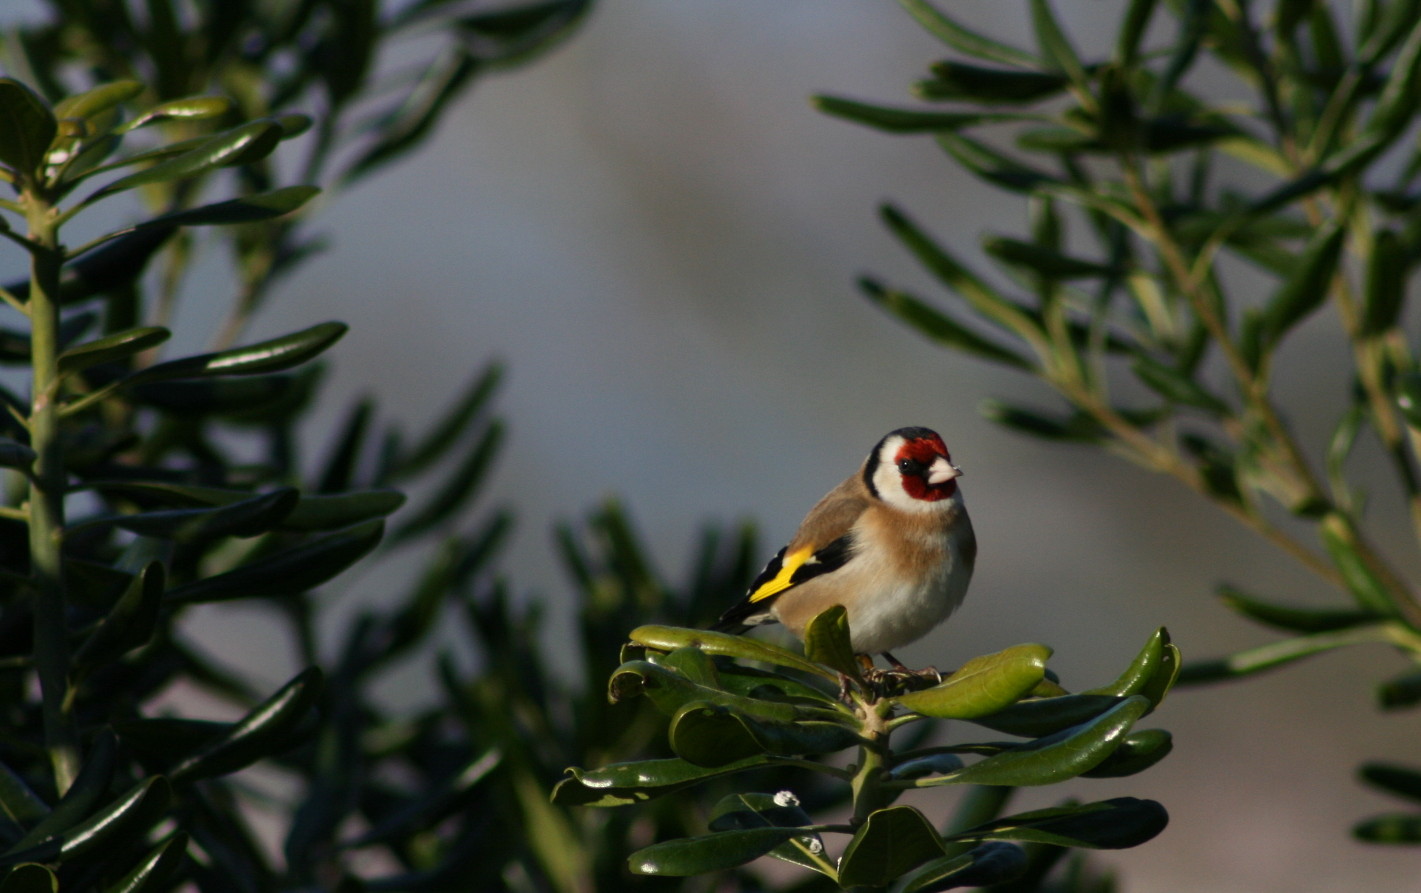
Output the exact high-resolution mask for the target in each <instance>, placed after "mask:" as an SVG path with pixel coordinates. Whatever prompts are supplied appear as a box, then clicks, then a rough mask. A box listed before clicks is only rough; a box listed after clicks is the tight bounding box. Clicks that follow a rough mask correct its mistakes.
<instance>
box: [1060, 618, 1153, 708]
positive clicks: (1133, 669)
mask: <svg viewBox="0 0 1421 893" xmlns="http://www.w3.org/2000/svg"><path fill="white" fill-rule="evenodd" d="M1169 648H1170V641H1169V630H1167V629H1165V628H1164V627H1160V628H1159V629H1157V630H1155V631H1154V632H1153V633H1151V634H1150V637H1149V639H1148V640H1146V642H1145V646H1144V647H1143V648H1141V649H1140V653H1139V654H1137V655H1135V659H1134V660H1132V661H1130V665H1129V666H1128V667H1126V668H1125V672H1123V673H1121V674H1120V676H1119V677H1118V678H1116V680H1115V681H1114V682H1112V683H1111V684H1109V685H1103V686H1100V687H1098V688H1090V689H1086V690H1085V691H1083V692H1081V694H1083V695H1110V696H1111V697H1117V698H1128V697H1129V696H1130V695H1138V694H1141V693H1143V692H1144V690H1145V689H1146V688H1147V687H1148V686H1149V685H1150V681H1151V680H1152V679H1154V678H1155V677H1156V676H1157V675H1159V674H1160V673H1161V672H1162V671H1165V672H1173V671H1172V670H1170V669H1169V668H1168V667H1167V666H1166V665H1167V664H1168V663H1169V662H1170V655H1169ZM1175 663H1177V661H1176V662H1175ZM1156 703H1158V702H1156Z"/></svg>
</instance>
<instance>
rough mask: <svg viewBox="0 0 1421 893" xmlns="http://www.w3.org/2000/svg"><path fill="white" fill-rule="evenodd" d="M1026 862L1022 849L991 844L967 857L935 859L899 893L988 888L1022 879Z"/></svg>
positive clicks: (972, 850) (1010, 845) (963, 854)
mask: <svg viewBox="0 0 1421 893" xmlns="http://www.w3.org/2000/svg"><path fill="white" fill-rule="evenodd" d="M1026 867H1027V858H1026V853H1025V851H1023V850H1022V848H1021V847H1019V846H1016V845H1015V844H1011V843H1004V842H1001V841H990V842H988V843H984V844H982V845H981V846H976V847H973V848H972V849H970V850H968V851H967V852H965V853H959V854H956V855H952V856H944V857H943V858H941V859H934V860H933V861H931V862H928V863H927V864H926V865H923V866H921V867H919V868H918V869H916V870H915V871H913V872H912V873H911V874H910V875H908V877H907V879H906V882H905V883H904V885H903V887H902V889H901V890H900V891H899V893H935V891H938V890H951V889H953V888H955V887H986V886H989V885H992V884H1004V883H1006V882H1007V881H1012V880H1015V879H1016V878H1019V877H1021V875H1022V874H1023V873H1024V872H1025V871H1026Z"/></svg>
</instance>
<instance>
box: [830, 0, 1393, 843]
mask: <svg viewBox="0 0 1421 893" xmlns="http://www.w3.org/2000/svg"><path fill="white" fill-rule="evenodd" d="M902 4H903V5H904V6H905V7H906V8H907V9H908V11H909V12H910V13H911V14H912V15H913V16H914V17H915V18H916V19H917V20H918V21H919V22H920V23H921V24H922V25H923V26H924V27H925V28H926V29H927V30H928V31H929V32H931V33H932V34H933V35H935V36H936V37H938V38H939V39H940V40H941V41H942V42H943V43H944V44H945V45H946V46H947V47H949V48H951V50H953V51H954V52H955V53H956V54H957V56H956V57H954V58H949V59H944V60H942V61H939V62H937V63H935V64H933V65H932V66H931V67H930V69H929V72H928V74H927V76H926V77H924V78H923V79H922V80H920V81H918V82H917V83H916V84H915V85H914V92H915V93H916V95H917V96H918V97H919V98H920V99H922V100H925V101H927V102H930V103H932V105H931V106H928V107H915V108H905V107H885V106H879V105H875V104H869V103H864V102H858V101H853V100H848V99H844V98H837V97H820V98H819V99H818V104H819V107H820V108H821V109H822V110H823V111H825V112H827V113H829V114H832V115H837V116H839V117H843V118H846V119H848V120H851V121H855V122H857V123H860V124H863V125H867V126H869V127H874V128H877V129H880V130H883V131H886V132H890V133H922V134H929V135H931V136H932V137H933V139H935V140H936V142H937V144H938V145H939V146H940V147H941V148H942V149H943V151H944V152H946V153H947V155H948V156H949V157H950V158H951V159H952V160H953V161H954V162H955V163H956V164H957V165H959V166H961V167H962V168H963V169H964V170H966V171H967V172H969V173H970V174H972V175H973V176H975V177H977V178H979V179H980V180H982V181H984V182H985V183H987V184H990V185H991V186H993V187H995V188H996V189H999V190H1000V191H1002V193H1003V194H1006V195H1010V196H1015V197H1018V198H1019V199H1021V200H1022V201H1024V202H1025V204H1026V206H1027V209H1028V211H1029V218H1030V225H1029V227H1028V229H1027V231H1026V232H1024V233H1019V234H1002V235H995V234H993V235H988V236H986V237H985V238H984V240H983V242H982V250H983V251H984V252H985V253H986V255H988V256H989V257H990V259H991V260H992V261H993V262H994V263H995V264H996V265H997V267H998V269H999V271H1000V273H1001V274H1002V277H1004V278H1005V279H1006V280H1008V281H1009V283H1010V284H1009V285H1005V286H1004V285H999V284H998V283H997V281H996V280H995V279H993V278H989V277H987V276H984V275H982V274H979V273H978V272H976V271H974V270H973V269H971V267H969V265H968V264H967V263H966V262H964V261H963V260H962V259H961V258H960V257H959V256H958V255H957V254H956V253H954V252H952V251H950V250H949V249H948V248H946V247H944V246H943V245H942V244H940V243H938V242H937V241H935V240H934V239H933V238H932V236H931V235H930V234H929V233H928V231H927V229H926V228H925V227H923V226H922V225H920V224H919V223H917V222H916V221H914V220H913V219H912V218H911V217H910V216H909V215H908V214H907V213H906V212H905V211H903V210H902V209H900V208H898V207H896V206H886V207H885V208H884V209H883V218H884V221H885V222H886V223H887V225H888V227H889V229H890V230H891V231H892V233H893V234H894V235H895V236H897V238H898V239H899V240H900V241H901V242H902V243H903V245H904V246H905V247H906V248H907V249H908V250H909V251H910V252H911V253H912V254H913V255H914V256H915V257H916V258H917V259H918V261H919V262H921V263H922V264H923V266H925V267H926V268H927V269H928V270H929V271H930V272H931V273H932V274H933V275H934V276H935V277H936V278H937V279H938V280H940V282H941V283H942V284H943V286H945V288H946V289H947V290H948V291H949V292H950V293H951V294H952V295H953V296H954V298H955V300H954V301H953V302H952V303H951V304H947V305H944V304H942V303H939V302H934V301H930V300H928V299H925V298H923V297H920V296H918V295H914V294H911V293H910V292H908V291H907V290H904V289H900V288H897V287H894V286H892V285H889V284H886V283H884V282H882V281H881V280H879V279H877V278H865V279H864V280H862V282H861V285H862V287H863V290H864V292H865V294H866V295H867V296H868V298H869V299H870V300H871V301H873V302H874V303H875V304H878V305H879V306H881V307H883V308H884V309H885V310H887V311H888V312H889V313H891V314H893V315H895V316H897V317H898V318H900V319H901V320H903V321H904V322H906V323H907V324H908V325H909V326H911V327H913V328H914V329H916V330H918V331H920V332H921V333H923V334H924V335H926V336H927V337H928V338H930V339H932V340H934V341H935V342H937V343H939V344H942V345H943V346H945V347H947V348H949V349H953V350H957V351H961V352H964V353H968V354H971V355H974V356H977V357H980V358H982V359H986V360H990V361H992V362H996V363H1001V364H1005V365H1007V366H1010V367H1012V368H1015V369H1019V370H1021V371H1023V372H1025V373H1027V374H1029V375H1031V376H1033V377H1034V378H1036V379H1038V380H1039V381H1041V382H1042V383H1043V384H1045V385H1047V386H1048V387H1049V388H1050V389H1051V390H1052V391H1054V393H1055V394H1056V395H1057V397H1058V398H1059V399H1060V401H1061V402H1062V403H1063V404H1064V407H1065V408H1064V410H1062V411H1046V410H1040V409H1034V408H1027V407H1022V406H1016V405H1009V404H1004V403H991V404H989V405H988V406H987V407H986V412H987V414H988V415H989V416H990V417H991V418H993V419H994V420H996V421H997V422H999V423H1001V424H1002V425H1004V426H1006V427H1008V428H1011V429H1014V430H1016V431H1020V432H1023V433H1026V434H1030V435H1033V436H1036V437H1042V438H1046V439H1049V440H1055V441H1061V442H1071V443H1083V444H1092V445H1097V446H1102V447H1106V448H1109V449H1111V450H1112V451H1114V452H1116V453H1119V454H1121V455H1123V456H1125V457H1126V458H1128V459H1130V460H1132V461H1134V462H1136V463H1138V464H1140V465H1142V466H1144V467H1145V468H1148V469H1151V470H1154V471H1157V472H1161V473H1164V474H1167V475H1170V476H1172V477H1173V478H1175V479H1177V480H1178V481H1180V482H1181V483H1183V484H1184V485H1185V486H1187V487H1189V488H1190V489H1192V490H1194V491H1195V492H1197V493H1198V494H1199V495H1200V496H1202V497H1203V498H1205V499H1207V500H1209V501H1210V502H1212V503H1213V504H1214V505H1215V506H1217V507H1218V508H1220V509H1221V510H1223V511H1224V512H1225V513H1227V514H1228V515H1230V516H1232V517H1234V518H1235V519H1237V520H1238V521H1240V522H1242V523H1243V524H1245V525H1246V526H1248V527H1249V528H1251V529H1253V530H1254V531H1256V532H1257V533H1259V534H1260V535H1261V536H1263V537H1265V538H1266V539H1267V540H1269V541H1270V542H1272V543H1274V544H1276V545H1277V546H1278V547H1279V548H1280V549H1281V550H1282V551H1283V552H1284V553H1285V554H1287V555H1288V556H1290V557H1291V558H1292V559H1294V560H1295V561H1297V562H1298V563H1300V564H1301V565H1302V566H1304V567H1306V568H1308V569H1310V570H1311V571H1313V572H1315V573H1316V575H1317V576H1318V577H1319V578H1320V579H1321V580H1322V581H1324V582H1325V583H1327V584H1328V585H1329V586H1331V587H1332V588H1333V589H1334V590H1335V591H1336V593H1337V597H1338V598H1337V602H1336V603H1335V604H1334V605H1331V606H1328V607H1323V608H1318V607H1311V606H1307V607H1305V606H1300V605H1295V604H1288V603H1285V602H1283V601H1275V600H1273V599H1272V598H1264V597H1258V596H1255V595H1252V594H1249V593H1244V592H1240V591H1238V590H1237V589H1235V588H1233V587H1224V588H1223V589H1222V590H1221V596H1222V598H1223V600H1224V602H1225V603H1226V604H1227V605H1228V606H1229V607H1230V608H1232V609H1233V610H1235V611H1236V612H1238V613H1239V614H1241V615H1243V616H1245V617H1247V618H1249V619H1250V620H1253V621H1256V622H1259V623H1262V624H1264V625H1266V626H1269V627H1271V628H1273V629H1276V630H1280V631H1282V632H1283V633H1285V634H1287V636H1288V638H1284V639H1281V640H1279V641H1278V642H1276V643H1272V644H1270V645H1267V646H1264V647H1262V648H1259V649H1255V650H1252V651H1246V652H1242V653H1239V654H1234V655H1230V656H1228V657H1225V658H1221V659H1218V660H1212V661H1206V662H1202V663H1197V664H1193V665H1191V666H1190V667H1186V668H1185V671H1184V676H1183V678H1184V679H1185V680H1186V681H1191V682H1203V681H1210V680H1220V679H1231V678H1238V677H1242V676H1246V675H1248V674H1251V673H1256V672H1259V671H1261V670H1264V669H1269V668H1272V667H1277V666H1280V665H1283V664H1286V663H1289V662H1292V661H1296V660H1299V659H1301V658H1304V657H1308V656H1310V655H1314V654H1318V653H1321V652H1325V651H1328V650H1331V649H1334V648H1338V647H1342V646H1347V645H1353V644H1359V643H1384V644H1388V645H1391V646H1393V647H1394V648H1395V649H1396V650H1397V651H1398V652H1399V653H1400V654H1401V655H1402V656H1403V657H1404V658H1405V659H1407V660H1408V661H1409V662H1410V663H1411V664H1412V666H1411V668H1410V669H1409V670H1407V671H1406V672H1405V673H1403V674H1402V675H1400V676H1398V677H1397V678H1395V679H1393V680H1390V681H1388V682H1385V683H1383V684H1382V685H1381V686H1380V687H1379V689H1378V693H1379V702H1380V704H1381V706H1382V707H1383V708H1386V709H1394V708H1398V707H1404V706H1410V705H1412V704H1415V703H1416V702H1417V701H1418V700H1421V684H1418V680H1421V668H1418V667H1417V666H1416V665H1417V664H1421V605H1418V601H1417V598H1416V594H1415V592H1414V591H1413V588H1412V586H1411V584H1410V583H1409V582H1408V581H1407V580H1406V579H1405V577H1404V576H1403V575H1402V574H1400V573H1399V572H1398V571H1397V570H1396V564H1395V559H1394V558H1393V557H1391V556H1388V555H1385V554H1383V552H1382V551H1381V550H1380V549H1379V548H1378V546H1377V543H1376V539H1377V537H1376V531H1375V525H1369V523H1368V521H1367V518H1366V514H1365V508H1366V500H1365V498H1364V495H1363V493H1362V491H1361V487H1360V486H1359V485H1358V483H1357V480H1358V477H1359V474H1358V472H1359V469H1360V468H1361V467H1363V466H1365V465H1367V464H1372V465H1375V464H1377V463H1376V462H1375V461H1371V462H1369V461H1368V460H1369V458H1370V457H1369V456H1368V454H1367V452H1366V450H1373V451H1374V455H1377V456H1380V457H1382V458H1381V463H1382V464H1384V465H1385V466H1386V467H1387V468H1388V469H1389V471H1390V473H1391V474H1392V478H1393V480H1394V482H1395V490H1396V492H1397V493H1398V494H1399V495H1400V497H1401V499H1402V500H1403V501H1404V503H1405V505H1406V508H1407V510H1408V512H1409V514H1410V518H1411V521H1412V526H1413V527H1414V528H1415V533H1416V534H1417V535H1418V536H1421V469H1418V463H1417V451H1418V448H1419V447H1421V402H1418V399H1421V366H1418V363H1417V359H1416V356H1415V354H1414V350H1413V348H1412V346H1411V345H1410V344H1409V343H1408V338H1407V333H1406V331H1405V328H1404V324H1405V316H1404V309H1405V300H1406V295H1407V289H1408V287H1409V281H1410V278H1411V274H1412V272H1413V269H1414V264H1415V258H1416V257H1417V256H1418V255H1421V227H1418V221H1421V214H1419V213H1418V212H1421V193H1418V188H1417V178H1418V176H1421V152H1418V151H1417V148H1416V146H1415V142H1414V138H1413V135H1414V131H1415V124H1416V120H1417V116H1418V114H1421V102H1418V98H1421V24H1418V21H1421V20H1418V18H1417V15H1416V13H1417V4H1415V3H1390V4H1387V3H1375V2H1364V3H1360V4H1357V5H1356V6H1355V7H1353V9H1354V10H1355V18H1354V20H1353V21H1350V22H1339V21H1338V19H1337V11H1338V10H1337V7H1335V6H1334V5H1331V4H1326V3H1309V2H1283V3H1278V4H1272V5H1269V6H1266V7H1261V6H1256V5H1252V4H1213V3H1196V2H1188V0H1175V2H1167V3H1160V2H1157V0H1131V2H1129V3H1127V4H1125V5H1124V8H1123V13H1122V15H1121V18H1120V27H1119V30H1118V33H1117V34H1116V35H1115V37H1114V40H1113V42H1112V43H1111V44H1108V46H1109V48H1108V49H1107V50H1105V51H1104V52H1102V53H1100V54H1099V55H1089V56H1087V55H1082V54H1081V53H1080V52H1079V51H1078V50H1077V48H1076V45H1075V44H1074V43H1073V41H1072V39H1071V37H1070V35H1069V34H1068V33H1067V30H1066V28H1065V27H1064V25H1063V23H1062V22H1061V21H1059V20H1058V19H1057V17H1056V16H1055V15H1054V13H1053V12H1052V7H1051V5H1050V3H1049V2H1047V0H1030V2H1029V3H1028V7H1029V9H1030V14H1031V23H1032V26H1033V28H1034V31H1035V37H1036V46H1035V47H1034V48H1032V49H1022V48H1019V47H1015V46H1010V45H1008V44H1006V43H1003V42H1001V41H998V40H996V39H994V38H992V37H990V36H988V35H986V34H982V33H980V32H977V31H975V30H973V29H971V28H969V27H967V26H966V25H964V24H963V23H962V22H961V21H958V20H956V19H954V18H953V17H952V16H950V15H949V14H947V13H946V12H944V11H943V10H942V9H941V8H940V7H939V6H935V5H933V4H932V3H930V2H929V0H902ZM1221 77H1228V78H1232V81H1233V82H1232V84H1230V85H1229V89H1228V90H1227V91H1226V92H1227V93H1228V95H1229V96H1230V97H1231V98H1230V100H1229V102H1228V104H1227V105H1225V104H1222V103H1217V102H1211V101H1210V100H1209V98H1208V97H1207V96H1205V95H1204V94H1203V93H1202V92H1201V90H1202V89H1204V87H1202V86H1200V85H1205V84H1208V83H1209V81H1210V79H1211V78H1212V79H1214V82H1215V83H1214V86H1213V87H1212V88H1210V89H1212V90H1213V91H1214V93H1215V95H1218V93H1220V92H1224V91H1220V89H1219V87H1218V86H1217V80H1218V79H1219V78H1221ZM1259 282H1262V283H1265V285H1264V286H1263V287H1262V288H1260V287H1259V286H1258V285H1257V283H1259ZM1258 292H1261V293H1262V297H1261V299H1260V298H1255V297H1253V294H1254V293H1258ZM1325 308H1326V309H1328V310H1329V311H1330V314H1331V318H1332V319H1335V320H1336V322H1337V323H1338V324H1340V329H1341V335H1342V339H1341V340H1343V341H1344V342H1345V345H1346V349H1347V351H1348V352H1349V355H1350V357H1351V360H1352V375H1351V378H1350V380H1347V381H1344V380H1342V379H1340V378H1339V380H1338V381H1337V387H1336V389H1335V391H1334V392H1332V393H1319V392H1318V391H1316V390H1314V391H1311V392H1309V393H1308V394H1306V395H1305V399H1306V400H1307V401H1308V403H1309V406H1308V408H1309V409H1316V408H1318V407H1319V406H1322V407H1330V408H1331V411H1332V412H1333V413H1334V415H1333V418H1334V423H1333V425H1332V434H1331V436H1330V437H1329V438H1327V439H1326V440H1325V442H1321V443H1306V442H1304V441H1303V439H1302V438H1301V437H1300V436H1299V435H1298V433H1297V430H1296V429H1295V427H1294V426H1293V425H1292V424H1290V422H1289V420H1288V412H1287V409H1288V407H1286V406H1285V405H1284V403H1283V398H1282V396H1281V393H1280V391H1281V389H1280V388H1279V387H1278V385H1279V381H1278V375H1277V371H1278V369H1279V367H1280V359H1281V357H1282V355H1283V354H1284V353H1286V352H1287V351H1288V350H1295V351H1296V350H1301V349H1305V348H1302V347H1301V346H1300V344H1301V343H1302V341H1303V339H1302V338H1301V337H1300V333H1301V332H1302V331H1303V330H1304V329H1312V328H1314V327H1315V326H1316V325H1318V323H1317V322H1316V320H1317V319H1318V318H1319V317H1320V316H1321V311H1322V310H1324V309H1325ZM1368 773H1369V776H1368V777H1371V778H1372V780H1373V781H1374V782H1375V781H1377V780H1378V779H1377V777H1375V776H1376V773H1375V772H1373V771H1372V770H1370V769H1369V770H1368ZM1386 777H1387V778H1388V779H1389V781H1386V782H1379V783H1380V784H1381V785H1382V786H1383V787H1385V788H1387V789H1389V790H1393V791H1395V790H1397V784H1395V783H1393V782H1395V781H1396V778H1397V776H1396V775H1395V774H1390V773H1388V774H1387V775H1386ZM1409 777H1410V776H1409ZM1412 782H1414V777H1412V781H1410V782H1407V784H1404V785H1402V788H1403V789H1405V790H1407V791H1409V792H1410V793H1411V794H1414V786H1412ZM1359 833H1360V834H1361V835H1362V836H1363V837H1364V838H1366V839H1388V840H1408V841H1411V842H1421V825H1418V824H1417V823H1416V822H1414V821H1411V822H1409V823H1396V822H1393V823H1390V824H1388V825H1387V828H1386V830H1385V831H1379V830H1377V826H1375V825H1367V826H1363V827H1362V828H1359Z"/></svg>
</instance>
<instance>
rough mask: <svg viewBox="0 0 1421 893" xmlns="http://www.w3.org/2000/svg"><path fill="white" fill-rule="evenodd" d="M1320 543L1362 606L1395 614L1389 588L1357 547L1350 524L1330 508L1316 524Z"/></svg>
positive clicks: (1387, 614) (1379, 611) (1383, 612)
mask: <svg viewBox="0 0 1421 893" xmlns="http://www.w3.org/2000/svg"><path fill="white" fill-rule="evenodd" d="M1318 532H1319V534H1320V535H1321V536H1322V544H1323V546H1324V547H1325V548H1326V549H1327V554H1328V555H1329V556H1331V558H1332V563H1333V564H1334V565H1335V566H1336V567H1337V570H1338V572H1339V573H1340V574H1341V575H1342V580H1343V582H1344V583H1346V584H1347V589H1348V591H1350V592H1351V593H1352V597H1353V598H1355V599H1356V600H1357V604H1359V605H1361V606H1362V608H1364V609H1366V610H1370V611H1375V612H1377V613H1378V614H1382V615H1385V616H1388V617H1390V616H1394V615H1395V614H1396V604H1395V602H1393V600H1392V596H1391V591H1390V590H1389V589H1388V588H1387V585H1386V583H1385V582H1384V581H1383V580H1382V578H1381V575H1380V574H1378V573H1377V571H1376V569H1375V568H1374V567H1372V565H1371V563H1370V562H1369V561H1368V560H1367V559H1366V557H1365V556H1364V555H1362V553H1361V552H1360V551H1359V549H1358V546H1357V543H1356V536H1355V535H1354V534H1353V532H1352V529H1351V525H1350V523H1349V522H1348V521H1347V519H1346V518H1344V517H1343V516H1342V515H1340V514H1338V513H1337V512H1331V513H1329V514H1328V515H1327V517H1325V518H1323V519H1322V523H1321V524H1320V525H1318Z"/></svg>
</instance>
